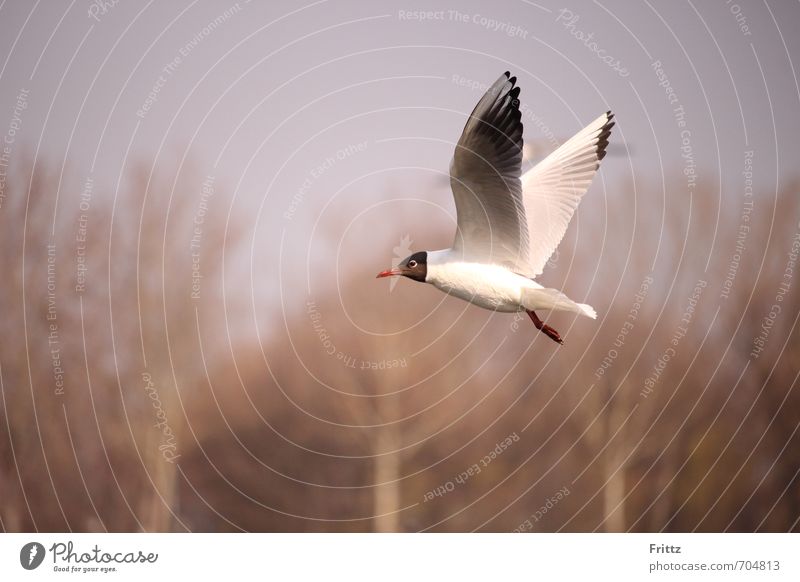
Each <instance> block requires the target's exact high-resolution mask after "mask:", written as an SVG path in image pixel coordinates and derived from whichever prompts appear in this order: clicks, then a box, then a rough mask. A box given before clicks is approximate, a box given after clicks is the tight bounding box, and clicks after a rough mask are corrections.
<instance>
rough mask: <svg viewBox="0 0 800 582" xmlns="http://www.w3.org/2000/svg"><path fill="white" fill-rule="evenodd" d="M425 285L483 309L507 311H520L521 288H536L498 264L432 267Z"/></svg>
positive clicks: (446, 264)
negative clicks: (430, 285)
mask: <svg viewBox="0 0 800 582" xmlns="http://www.w3.org/2000/svg"><path fill="white" fill-rule="evenodd" d="M426 282H428V283H431V284H432V285H434V286H435V287H436V288H438V289H440V290H442V291H444V292H445V293H447V294H449V295H453V296H455V297H458V298H459V299H463V300H464V301H469V302H470V303H473V304H475V305H477V306H479V307H483V308H484V309H491V310H493V311H507V312H516V311H520V310H521V309H522V307H521V305H520V303H521V298H522V289H523V288H526V287H532V286H535V285H536V284H535V283H534V282H533V281H531V280H530V279H527V278H526V277H523V276H521V275H518V274H516V273H514V272H512V271H509V270H508V269H506V268H505V267H501V266H499V265H486V264H482V263H461V262H454V263H445V264H440V265H430V264H429V265H428V276H427V279H426Z"/></svg>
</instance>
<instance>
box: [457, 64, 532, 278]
mask: <svg viewBox="0 0 800 582" xmlns="http://www.w3.org/2000/svg"><path fill="white" fill-rule="evenodd" d="M515 83H516V77H512V76H511V75H510V73H508V72H506V73H504V74H503V75H502V76H501V77H500V78H499V79H498V80H497V81H495V82H494V84H493V85H492V86H491V87H490V88H489V90H488V91H487V92H486V93H485V94H484V96H483V97H482V98H481V100H480V101H479V102H478V104H477V105H476V106H475V109H474V110H473V112H472V114H471V115H470V117H469V119H468V120H467V123H466V125H465V126H464V131H463V132H462V133H461V138H460V139H459V140H458V144H457V145H456V150H455V154H454V156H453V161H452V163H451V164H450V186H451V188H452V190H453V197H454V198H455V202H456V213H457V221H458V232H457V233H456V238H455V242H454V243H453V249H454V250H455V251H456V252H458V253H460V254H461V256H462V257H463V258H464V260H469V261H474V262H481V263H497V264H503V265H505V266H508V267H509V268H512V269H515V270H518V271H519V270H524V271H527V270H528V267H527V263H528V248H529V243H528V226H527V223H526V220H525V207H524V205H523V200H522V187H521V183H520V174H521V163H522V123H521V122H520V117H521V114H520V111H519V99H518V97H519V87H515V86H514V84H515Z"/></svg>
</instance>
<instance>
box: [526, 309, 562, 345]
mask: <svg viewBox="0 0 800 582" xmlns="http://www.w3.org/2000/svg"><path fill="white" fill-rule="evenodd" d="M528 315H529V316H530V318H531V321H532V322H533V325H535V326H536V329H538V330H539V331H541V332H542V333H544V335H546V336H547V337H549V338H550V339H551V340H553V341H554V342H557V343H558V344H563V343H564V340H562V339H561V335H560V334H559V333H558V332H557V331H556V330H554V329H553V328H552V327H550V326H549V325H547V324H546V323H545V322H543V321H542V320H541V319H539V316H538V315H536V312H534V311H530V310H528Z"/></svg>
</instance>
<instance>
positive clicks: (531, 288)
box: [425, 249, 597, 319]
mask: <svg viewBox="0 0 800 582" xmlns="http://www.w3.org/2000/svg"><path fill="white" fill-rule="evenodd" d="M425 282H426V283H430V284H431V285H433V286H434V287H436V288H437V289H440V290H441V291H444V292H445V293H447V294H448V295H453V296H454V297H458V298H459V299H463V300H464V301H469V302H470V303H472V304H474V305H477V306H478V307H483V308H484V309H490V310H492V311H502V312H508V313H514V312H517V311H524V310H526V309H529V310H531V311H533V310H536V309H553V310H559V311H571V312H573V313H578V314H580V315H585V316H587V317H591V318H592V319H594V318H595V317H597V314H596V313H595V311H594V309H592V308H591V307H590V306H589V305H584V304H582V303H575V302H574V301H572V300H571V299H569V298H568V297H567V296H566V295H564V294H563V293H561V292H560V291H558V290H556V289H546V288H544V287H542V286H541V285H539V283H537V282H536V281H533V280H532V279H528V278H527V277H524V276H522V275H519V274H517V273H514V272H513V271H511V270H510V269H507V268H506V267H503V266H502V265H493V264H486V263H468V262H464V261H461V260H458V259H457V258H456V257H454V256H453V251H451V250H449V249H448V250H444V251H433V252H428V272H427V278H426V280H425Z"/></svg>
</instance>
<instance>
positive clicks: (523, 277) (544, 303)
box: [378, 72, 614, 344]
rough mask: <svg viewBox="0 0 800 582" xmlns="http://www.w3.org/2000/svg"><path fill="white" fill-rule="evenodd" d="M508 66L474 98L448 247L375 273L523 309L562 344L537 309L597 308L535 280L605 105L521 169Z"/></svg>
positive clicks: (603, 123)
mask: <svg viewBox="0 0 800 582" xmlns="http://www.w3.org/2000/svg"><path fill="white" fill-rule="evenodd" d="M515 83H516V77H512V76H511V74H510V73H509V72H506V73H504V74H503V75H502V76H501V77H500V78H499V79H498V80H497V81H495V83H494V84H493V85H492V86H491V87H490V88H489V90H488V91H487V92H486V94H485V95H484V96H483V97H482V98H481V100H480V101H478V104H477V105H476V106H475V109H474V110H473V112H472V114H471V115H470V117H469V119H468V120H467V123H466V125H465V126H464V131H463V132H462V134H461V138H460V139H459V140H458V144H457V145H456V150H455V154H454V156H453V161H452V162H451V163H450V187H451V188H452V190H453V197H454V198H455V202H456V214H457V224H458V228H457V231H456V237H455V241H454V242H453V246H452V248H449V249H445V250H439V251H421V252H418V253H414V254H412V255H411V256H409V257H407V258H406V259H404V260H403V261H402V262H401V263H400V264H399V265H398V266H397V267H395V268H393V269H389V270H387V271H382V272H381V273H378V277H389V276H392V275H400V276H404V277H408V278H410V279H413V280H415V281H420V282H424V283H430V284H431V285H433V286H435V287H436V288H438V289H440V290H442V291H444V292H445V293H448V294H449V295H454V296H455V297H458V298H460V299H464V300H465V301H469V302H470V303H473V304H475V305H478V306H479V307H483V308H484V309H490V310H493V311H501V312H509V313H513V312H519V311H526V312H527V313H528V315H529V316H530V318H531V320H532V321H533V323H534V325H535V326H536V327H537V329H539V330H541V331H542V332H544V333H545V334H546V335H547V336H548V337H550V338H552V339H553V340H555V341H556V342H558V343H559V344H560V343H563V341H562V339H561V336H560V335H559V334H558V332H557V331H556V330H554V329H553V328H552V327H550V326H549V325H546V324H545V323H544V322H543V321H542V320H541V319H539V317H538V316H537V315H536V313H535V312H536V310H542V309H549V310H558V311H571V312H574V313H577V314H579V315H585V316H587V317H591V318H592V319H594V318H596V317H597V313H596V312H595V310H594V309H593V308H592V307H591V306H589V305H586V304H583V303H576V302H575V301H573V300H572V299H570V298H569V297H567V296H566V295H564V294H563V293H562V292H561V291H559V290H557V289H548V288H545V287H543V286H542V285H540V284H539V283H537V282H536V281H534V277H537V276H539V275H541V273H542V270H543V269H544V266H545V264H546V263H547V261H548V260H549V258H550V256H551V255H552V254H553V252H554V251H555V249H556V247H557V246H558V244H559V243H560V242H561V239H562V238H563V237H564V233H565V232H566V231H567V227H568V226H569V221H570V219H571V218H572V215H573V214H574V212H575V209H576V208H577V207H578V203H579V202H580V201H581V197H582V196H583V195H584V194H585V193H586V190H587V189H588V188H589V184H590V183H591V181H592V178H593V177H594V175H595V173H596V172H597V169H598V168H599V167H600V160H602V159H603V157H604V156H605V153H606V146H608V138H609V136H610V135H611V128H612V126H613V125H614V122H613V121H612V119H613V117H614V115H613V114H612V113H611V112H610V111H608V112H606V113H604V114H603V115H601V116H600V117H598V118H597V119H595V120H594V121H593V122H592V123H590V124H589V125H588V126H586V128H584V129H583V130H581V131H580V132H578V133H577V134H576V135H575V136H573V137H572V138H571V139H570V140H569V141H567V142H566V143H564V144H563V145H561V146H560V147H559V148H557V149H556V150H555V151H554V152H553V153H551V154H550V155H549V156H548V157H547V158H545V159H544V160H542V161H541V162H539V164H537V165H536V166H534V167H533V168H532V169H530V170H529V171H527V172H526V173H525V174H524V175H522V176H521V174H522V171H521V163H522V156H523V140H522V123H521V122H520V117H521V114H520V111H519V99H518V97H519V91H520V90H519V87H515Z"/></svg>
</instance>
